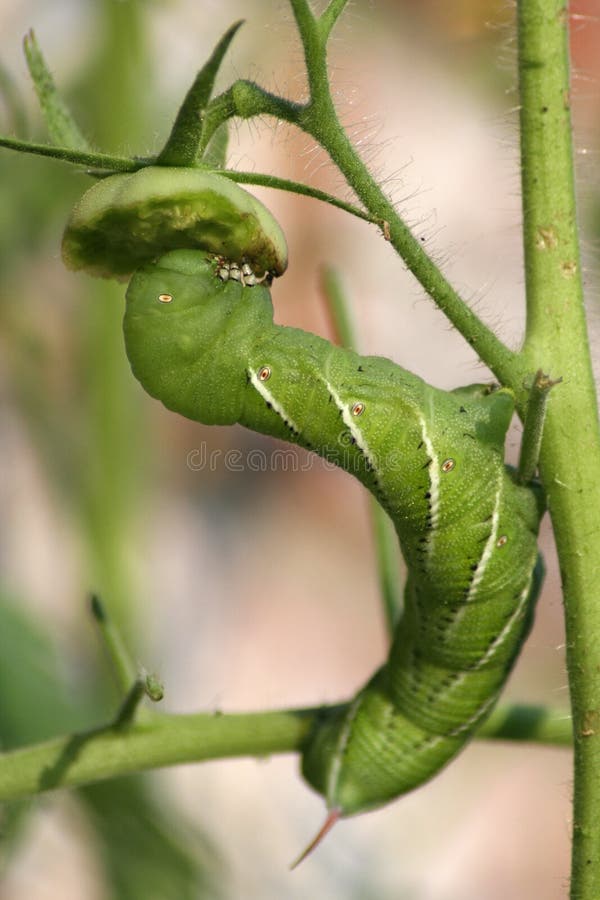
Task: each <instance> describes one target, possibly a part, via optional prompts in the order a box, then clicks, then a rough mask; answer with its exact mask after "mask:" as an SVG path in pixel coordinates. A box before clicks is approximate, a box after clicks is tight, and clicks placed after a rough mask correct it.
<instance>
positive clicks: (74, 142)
mask: <svg viewBox="0 0 600 900" xmlns="http://www.w3.org/2000/svg"><path fill="white" fill-rule="evenodd" d="M23 49H24V51H25V58H26V59H27V66H28V68H29V74H30V75H31V78H32V79H33V83H34V86H35V91H36V94H37V96H38V100H39V102H40V106H41V109H42V114H43V116H44V119H45V122H46V126H47V128H48V133H49V135H50V139H51V140H52V141H54V142H55V143H56V144H62V145H64V146H65V147H68V148H69V149H71V150H89V149H90V146H89V144H88V142H87V140H86V139H85V138H84V136H83V135H82V133H81V131H80V130H79V126H78V125H77V123H76V122H75V119H74V118H73V116H72V115H71V112H70V110H69V108H68V107H67V105H66V103H65V102H64V100H63V99H62V97H61V96H60V94H59V93H58V91H57V90H56V86H55V84H54V79H53V78H52V75H51V74H50V70H49V69H48V67H47V65H46V62H45V60H44V57H43V56H42V52H41V50H40V48H39V46H38V43H37V41H36V38H35V34H34V33H33V30H32V31H30V32H29V34H27V35H26V36H25V39H24V41H23Z"/></svg>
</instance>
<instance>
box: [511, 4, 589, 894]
mask: <svg viewBox="0 0 600 900" xmlns="http://www.w3.org/2000/svg"><path fill="white" fill-rule="evenodd" d="M567 26H568V22H567V8H566V6H565V4H564V2H563V0H520V2H519V5H518V27H519V83H520V93H521V157H522V184H523V226H524V244H525V268H526V285H527V336H526V342H525V346H524V350H523V353H524V356H525V358H526V360H527V361H528V363H529V365H530V366H531V368H538V367H542V368H543V370H544V371H545V372H549V373H550V374H551V375H552V377H555V378H556V377H562V379H563V383H562V384H561V385H558V386H557V387H556V388H554V390H553V391H552V393H551V396H550V397H549V400H548V412H547V416H546V422H545V426H544V436H543V441H542V448H541V455H540V473H541V476H542V480H543V484H544V488H545V491H546V495H547V498H548V508H549V510H550V514H551V517H552V524H553V528H554V534H555V538H556V544H557V549H558V556H559V561H560V571H561V578H562V584H563V590H564V602H565V618H566V632H567V664H568V669H569V685H570V692H571V702H572V709H573V731H574V742H575V781H574V812H573V862H572V881H571V896H572V897H573V898H577V900H597V898H598V897H600V779H599V778H598V772H599V771H600V578H599V577H598V568H599V567H598V538H599V536H600V429H599V427H598V414H597V398H596V391H595V385H594V379H593V375H592V369H591V362H590V354H589V340H588V334H587V328H586V322H585V314H584V307H583V295H582V284H581V275H580V272H581V267H580V257H579V247H578V238H577V221H576V209H575V196H574V186H573V153H572V145H571V122H570V111H569V64H568V27H567Z"/></svg>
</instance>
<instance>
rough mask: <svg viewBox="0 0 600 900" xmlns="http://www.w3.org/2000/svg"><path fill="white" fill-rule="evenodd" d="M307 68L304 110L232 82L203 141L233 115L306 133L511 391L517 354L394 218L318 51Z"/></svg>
mask: <svg viewBox="0 0 600 900" xmlns="http://www.w3.org/2000/svg"><path fill="white" fill-rule="evenodd" d="M305 6H306V4H305V3H304V2H301V0H296V3H295V5H294V10H295V11H296V8H297V9H299V10H301V11H304V10H305ZM304 17H305V13H304V12H302V15H298V16H297V20H298V24H299V26H300V25H301V24H302V23H303V22H304ZM302 27H304V26H302ZM308 44H309V45H310V46H311V48H312V49H311V53H313V50H314V47H313V44H314V41H313V42H312V43H311V42H310V41H308ZM315 52H316V51H315ZM307 65H308V66H310V67H311V71H312V72H313V75H314V79H316V80H317V81H319V83H320V84H321V86H323V83H324V84H325V89H324V91H321V94H320V99H319V102H318V103H316V102H315V101H314V97H312V96H311V101H310V103H309V104H307V105H306V106H304V105H301V104H296V103H293V102H291V101H289V100H286V99H284V98H282V97H277V96H275V95H273V94H270V93H269V92H267V91H265V90H263V89H262V88H261V87H259V86H258V85H256V84H254V83H253V82H251V81H237V82H236V83H235V84H233V85H232V86H231V87H230V88H229V90H228V91H226V92H225V93H224V94H221V95H220V96H219V97H217V98H215V100H214V101H213V102H212V103H211V104H210V106H209V108H208V110H207V115H206V124H205V132H204V140H208V139H209V138H210V135H211V134H212V133H213V132H214V130H215V129H216V128H217V127H218V126H219V125H221V124H222V123H223V122H224V121H226V120H227V119H228V118H232V117H234V116H239V117H241V118H244V119H248V118H253V117H255V116H262V115H269V116H274V117H276V118H278V119H283V120H284V121H287V122H290V123H291V124H293V125H297V126H298V127H299V128H301V129H303V130H304V131H306V132H308V133H309V134H312V136H313V137H314V138H315V139H316V140H317V141H318V142H319V143H320V144H321V146H322V147H323V148H324V149H325V150H326V151H327V153H328V154H329V156H330V157H331V159H332V160H333V162H334V163H335V164H336V165H337V167H338V168H339V169H340V171H341V172H342V174H343V175H344V177H345V178H346V181H347V182H348V184H349V185H350V187H351V188H352V189H353V190H354V192H355V193H356V195H357V196H358V198H359V199H360V200H361V201H362V203H363V204H364V206H365V208H366V210H367V211H368V213H369V215H370V217H371V219H372V220H373V221H376V222H378V223H380V224H381V227H382V229H383V232H384V235H385V237H386V239H388V240H389V241H390V243H391V245H392V246H393V247H394V249H395V250H396V251H397V252H398V254H399V255H400V256H401V257H402V259H403V260H404V262H405V263H406V265H407V267H408V268H409V269H410V271H411V272H412V273H413V275H414V276H415V278H417V280H418V281H419V282H420V283H421V285H422V286H423V287H424V288H425V290H426V291H427V293H428V294H429V296H430V297H431V298H432V300H433V301H434V303H435V304H436V305H437V306H438V308H439V309H440V310H441V311H442V312H443V313H444V314H445V315H446V317H447V318H448V319H449V320H450V322H451V323H452V324H453V325H454V326H455V327H456V329H457V330H458V331H459V332H460V333H461V334H462V335H463V337H464V338H465V339H466V340H467V342H468V343H469V344H470V345H471V346H472V347H473V349H474V350H475V351H476V352H477V354H478V355H479V356H480V358H481V359H482V360H483V361H484V362H485V363H486V364H487V365H488V366H489V367H490V368H491V370H492V371H493V372H494V374H495V375H496V376H497V378H498V379H499V381H500V382H501V384H505V385H509V386H511V387H512V388H513V389H514V390H515V393H517V392H518V389H519V386H520V382H521V381H522V378H523V368H522V365H521V363H520V359H519V357H518V355H517V354H515V353H513V352H512V351H511V350H509V349H508V347H506V346H505V345H504V344H503V343H502V341H501V340H500V339H499V338H498V337H497V336H496V335H495V334H494V332H493V331H492V330H491V329H490V328H488V326H487V325H485V324H484V323H483V322H482V321H481V320H480V319H479V317H478V316H477V315H476V314H475V313H474V312H473V310H471V309H470V308H469V306H468V305H467V303H466V302H465V301H464V300H463V299H462V297H461V296H460V295H459V294H458V293H457V291H456V290H455V289H454V288H453V287H452V285H451V284H450V283H449V282H448V281H447V279H446V278H445V277H444V275H443V274H442V272H441V271H440V269H439V268H438V267H437V266H436V265H435V263H434V262H433V260H432V259H431V258H430V257H429V256H428V255H427V253H426V252H425V250H424V249H423V246H422V245H421V242H420V241H419V240H418V239H417V238H416V237H415V236H414V235H413V234H412V232H411V231H410V229H409V228H408V226H407V225H406V224H405V223H404V221H403V220H402V219H401V217H400V216H399V215H398V213H397V212H396V210H395V209H394V207H393V205H392V203H391V202H390V200H389V199H388V198H387V197H386V196H385V194H384V193H383V191H382V190H381V188H380V187H379V185H378V184H377V182H376V181H375V180H374V179H373V177H372V175H371V174H370V173H369V171H368V169H367V167H366V166H365V164H364V163H363V161H362V160H361V159H360V157H359V156H358V154H357V153H356V151H355V149H354V148H353V147H352V144H351V143H350V141H349V140H348V137H347V135H346V133H345V131H344V129H343V128H342V126H341V124H340V122H339V120H338V118H337V114H336V112H335V108H334V106H333V102H332V100H331V96H330V94H329V87H328V82H327V76H326V72H325V74H324V75H323V74H319V73H320V72H321V69H322V68H323V67H324V66H325V56H324V50H322V51H319V53H317V57H316V58H315V57H314V56H310V55H309V56H308V57H307ZM323 78H324V79H325V81H324V82H323Z"/></svg>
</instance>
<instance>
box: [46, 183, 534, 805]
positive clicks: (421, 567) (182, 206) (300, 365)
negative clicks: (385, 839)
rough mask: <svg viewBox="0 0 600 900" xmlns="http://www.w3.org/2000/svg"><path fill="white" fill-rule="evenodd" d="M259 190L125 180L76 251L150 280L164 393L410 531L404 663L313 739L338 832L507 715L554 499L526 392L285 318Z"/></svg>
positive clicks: (315, 775)
mask: <svg viewBox="0 0 600 900" xmlns="http://www.w3.org/2000/svg"><path fill="white" fill-rule="evenodd" d="M90 195H91V196H90ZM248 197H250V195H248V194H247V193H246V192H245V191H243V190H242V189H241V188H239V187H237V186H236V185H234V184H232V183H231V182H227V180H226V179H224V178H223V177H221V176H218V175H215V174H213V173H206V172H198V171H195V170H186V169H175V170H173V169H167V168H164V169H162V170H161V169H156V168H155V169H150V168H149V169H146V170H145V171H141V172H138V173H136V174H135V175H119V176H113V177H111V178H107V179H105V180H104V181H102V182H100V183H99V184H97V185H96V186H95V187H94V188H92V190H91V191H90V192H89V193H88V195H86V196H85V197H84V198H83V200H82V202H81V203H80V204H79V206H78V207H77V208H76V210H75V212H74V214H73V216H72V219H71V222H70V223H69V225H68V227H67V230H66V233H65V238H64V243H63V249H64V255H65V258H66V261H67V263H68V264H69V265H70V266H71V267H74V268H86V269H88V270H89V271H92V272H93V273H94V274H103V275H108V274H112V275H117V276H123V275H127V274H129V273H130V272H131V271H133V272H134V273H133V276H132V278H131V281H130V284H129V287H128V290H127V308H126V313H125V319H124V333H125V342H126V349H127V355H128V357H129V360H130V363H131V367H132V370H133V372H134V375H135V376H136V378H138V379H139V381H140V382H141V384H142V385H143V386H144V388H145V389H146V391H147V392H148V393H149V394H151V395H152V396H153V397H156V398H157V399H159V400H161V401H162V403H164V405H165V406H166V407H168V408H169V409H171V410H174V411H176V412H178V413H180V414H182V415H184V416H187V417H188V418H190V419H193V420H197V421H200V422H203V423H206V424H219V425H227V424H233V423H236V422H239V423H241V424H242V425H245V426H246V427H248V428H251V429H253V430H255V431H258V432H261V433H263V434H268V435H273V436H275V437H278V438H281V439H283V440H285V441H289V442H292V443H294V444H298V445H300V446H302V447H305V448H306V449H308V450H312V451H314V452H315V453H318V454H319V455H321V456H322V457H324V458H326V459H327V460H329V461H332V462H335V463H336V464H337V465H339V466H340V467H342V468H343V469H345V470H346V471H348V472H350V473H351V474H353V475H354V476H355V477H356V478H358V479H359V480H360V481H361V482H362V483H363V484H364V486H365V487H366V488H367V489H368V490H369V491H371V493H372V494H373V495H374V496H375V497H376V499H377V500H378V501H379V503H380V504H381V505H382V507H383V508H384V509H385V510H386V511H387V513H388V514H389V516H390V518H391V519H392V521H393V523H394V526H395V529H396V532H397V535H398V539H399V542H400V546H401V549H402V552H403V555H404V558H405V560H406V563H407V567H408V579H407V584H406V590H405V603H404V610H403V613H402V616H401V618H400V621H399V623H398V625H397V628H396V633H395V637H394V640H393V642H392V647H391V650H390V654H389V657H388V659H387V661H386V662H385V663H384V665H383V666H382V667H381V668H380V669H379V670H378V671H377V672H376V673H375V675H374V676H373V677H372V678H371V679H370V681H369V682H368V683H367V684H366V685H365V686H364V687H363V688H362V689H361V690H360V691H359V692H358V694H357V695H356V697H355V698H354V699H353V700H352V701H351V702H350V703H349V704H348V705H347V706H344V707H340V708H338V709H333V710H328V711H325V712H324V714H323V716H322V717H321V718H320V719H319V720H318V721H317V723H316V725H315V728H314V730H313V732H312V733H311V735H310V736H309V737H308V739H307V741H306V745H305V747H304V752H303V759H302V770H303V773H304V775H305V777H306V779H307V780H308V781H309V783H310V784H311V785H313V787H315V788H316V789H317V790H318V791H319V792H320V793H322V794H323V795H324V797H325V799H326V802H327V805H328V808H329V810H330V817H329V820H328V821H330V822H331V821H333V820H334V819H335V818H336V817H337V816H340V815H352V814H354V813H359V812H362V811H364V810H368V809H372V808H374V807H377V806H379V805H381V804H384V803H386V802H388V801H389V800H392V799H393V798H395V797H397V796H399V795H400V794H402V793H405V792H406V791H409V790H411V789H412V788H414V787H416V786H418V785H419V784H422V783H423V782H424V781H426V780H427V779H429V778H431V777H432V776H433V775H434V774H435V773H437V772H438V771H439V770H440V769H441V768H442V767H443V766H444V765H445V764H446V763H447V762H448V761H449V760H450V759H452V758H453V757H454V756H455V755H456V754H457V753H458V752H459V751H460V749H461V748H462V747H463V746H464V745H465V743H466V742H467V741H468V739H469V738H470V737H471V736H472V734H473V732H474V731H475V729H476V728H477V727H478V725H479V724H480V723H481V722H482V721H483V719H484V718H485V717H486V715H487V714H488V713H489V712H490V711H491V709H492V707H493V704H494V702H495V701H496V699H497V697H498V694H499V692H500V691H501V689H502V687H503V685H504V683H505V681H506V679H507V676H508V674H509V672H510V670H511V667H512V665H513V663H514V661H515V659H516V656H517V654H518V651H519V649H520V646H521V644H522V643H523V641H524V639H525V637H526V635H527V633H528V630H529V628H530V625H531V621H532V613H533V606H534V603H535V599H536V596H537V593H538V590H539V586H540V583H541V577H542V571H541V560H540V558H539V554H538V550H537V533H538V528H539V522H540V519H541V516H542V514H543V511H544V505H543V500H542V496H541V492H540V491H538V490H537V489H536V488H535V487H534V486H532V485H522V484H520V483H519V480H518V478H517V476H516V474H515V472H514V471H513V470H512V469H511V468H509V467H508V466H506V465H505V463H504V443H505V437H506V432H507V429H508V427H509V424H510V421H511V418H512V415H513V412H514V407H515V401H514V396H513V394H512V392H511V391H510V390H509V389H507V388H502V387H500V388H497V389H494V388H491V387H490V386H486V385H470V386H468V387H463V388H459V389H457V390H454V391H443V390H439V389H436V388H433V387H430V386H429V385H427V384H426V383H425V382H424V381H422V380H421V379H420V378H418V377H417V376H415V375H413V374H412V373H410V372H408V371H406V370H405V369H402V368H401V367H400V366H398V365H396V364H394V363H393V362H391V361H390V360H388V359H384V358H381V357H374V356H366V357H365V356H360V355H358V354H357V353H354V352H353V351H351V350H347V349H343V348H340V347H337V346H334V345H332V344H331V343H329V342H328V341H326V340H324V339H322V338H320V337H318V336H316V335H314V334H310V333H307V332H304V331H300V330H298V329H295V328H289V327H283V326H278V325H275V324H274V323H273V307H272V304H271V296H270V291H269V288H268V284H269V283H270V281H271V279H272V277H273V276H274V275H277V274H280V273H281V272H282V271H283V270H284V269H285V266H286V263H287V251H286V247H285V240H284V238H283V235H282V234H281V231H280V229H279V227H278V226H277V224H276V223H275V222H274V220H272V218H271V217H270V215H269V214H268V212H267V211H266V210H265V208H264V207H262V205H261V204H258V201H256V200H254V198H252V199H251V200H248ZM134 270H135V271H134Z"/></svg>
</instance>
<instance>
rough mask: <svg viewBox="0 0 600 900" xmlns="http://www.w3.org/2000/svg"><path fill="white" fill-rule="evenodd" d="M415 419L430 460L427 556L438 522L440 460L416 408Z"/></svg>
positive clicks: (421, 416)
mask: <svg viewBox="0 0 600 900" xmlns="http://www.w3.org/2000/svg"><path fill="white" fill-rule="evenodd" d="M416 415H417V420H418V422H419V425H420V427H421V437H422V439H423V443H424V445H425V449H426V451H427V456H428V457H429V459H430V460H431V462H430V464H429V466H428V472H429V485H430V487H429V494H430V496H429V517H430V523H429V530H428V533H427V544H426V547H427V553H428V555H429V556H431V554H432V553H433V538H434V535H435V532H436V529H437V527H438V524H439V517H440V461H439V458H438V455H437V453H436V452H435V450H434V448H433V443H432V441H431V438H430V437H429V433H428V431H427V422H426V421H425V417H424V416H423V414H422V413H421V412H420V411H419V410H417V412H416Z"/></svg>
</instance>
